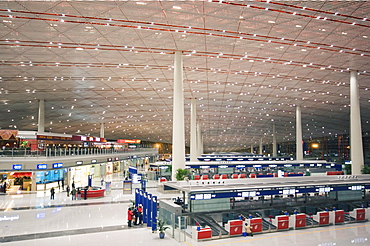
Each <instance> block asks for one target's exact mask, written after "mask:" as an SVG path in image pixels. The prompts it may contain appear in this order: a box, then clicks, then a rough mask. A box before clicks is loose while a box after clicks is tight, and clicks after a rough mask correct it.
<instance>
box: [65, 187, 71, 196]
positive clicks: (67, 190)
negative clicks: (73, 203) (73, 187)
mask: <svg viewBox="0 0 370 246" xmlns="http://www.w3.org/2000/svg"><path fill="white" fill-rule="evenodd" d="M66 192H67V196H69V192H70V188H69V185H67V187H66Z"/></svg>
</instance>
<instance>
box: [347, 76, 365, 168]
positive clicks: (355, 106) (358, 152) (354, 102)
mask: <svg viewBox="0 0 370 246" xmlns="http://www.w3.org/2000/svg"><path fill="white" fill-rule="evenodd" d="M350 90H351V116H350V119H351V126H350V128H351V131H350V132H351V135H350V145H351V160H352V174H354V175H357V174H361V168H362V166H363V165H364V153H363V147H362V128H361V112H360V95H359V89H358V81H357V71H351V78H350Z"/></svg>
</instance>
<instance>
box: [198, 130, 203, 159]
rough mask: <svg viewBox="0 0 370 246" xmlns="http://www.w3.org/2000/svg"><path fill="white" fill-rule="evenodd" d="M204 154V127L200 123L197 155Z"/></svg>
mask: <svg viewBox="0 0 370 246" xmlns="http://www.w3.org/2000/svg"><path fill="white" fill-rule="evenodd" d="M202 154H203V135H202V127H201V126H200V124H197V156H201V155H202Z"/></svg>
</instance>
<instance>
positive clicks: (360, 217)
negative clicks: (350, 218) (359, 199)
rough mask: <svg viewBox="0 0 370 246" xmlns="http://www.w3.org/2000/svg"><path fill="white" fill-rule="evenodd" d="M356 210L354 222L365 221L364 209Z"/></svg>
mask: <svg viewBox="0 0 370 246" xmlns="http://www.w3.org/2000/svg"><path fill="white" fill-rule="evenodd" d="M355 210H356V221H363V220H365V213H366V211H365V209H364V208H358V209H355Z"/></svg>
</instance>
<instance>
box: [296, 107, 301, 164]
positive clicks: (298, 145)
mask: <svg viewBox="0 0 370 246" xmlns="http://www.w3.org/2000/svg"><path fill="white" fill-rule="evenodd" d="M295 120H296V134H295V135H296V136H295V139H296V160H297V161H301V160H303V143H302V119H301V106H299V105H297V108H296V119H295Z"/></svg>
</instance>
